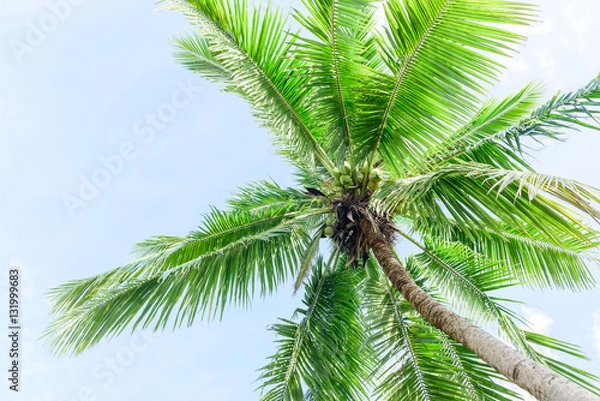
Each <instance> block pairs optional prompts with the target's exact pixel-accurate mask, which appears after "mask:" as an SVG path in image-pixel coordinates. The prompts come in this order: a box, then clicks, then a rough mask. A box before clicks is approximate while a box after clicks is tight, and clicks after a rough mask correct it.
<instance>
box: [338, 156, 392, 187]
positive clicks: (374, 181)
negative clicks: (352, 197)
mask: <svg viewBox="0 0 600 401" xmlns="http://www.w3.org/2000/svg"><path fill="white" fill-rule="evenodd" d="M333 177H334V181H333V183H334V184H335V185H336V186H338V187H341V188H342V189H344V190H354V189H359V188H362V185H363V183H364V180H365V179H367V187H368V188H369V189H370V190H371V191H375V190H376V189H377V188H379V184H380V183H381V181H382V180H383V172H382V171H381V169H379V168H374V169H372V170H371V171H369V163H368V162H364V163H363V165H362V166H361V167H360V168H359V167H356V166H355V167H353V166H352V165H351V164H350V163H349V162H347V161H345V162H344V165H343V166H342V168H341V169H339V170H335V171H334V172H333Z"/></svg>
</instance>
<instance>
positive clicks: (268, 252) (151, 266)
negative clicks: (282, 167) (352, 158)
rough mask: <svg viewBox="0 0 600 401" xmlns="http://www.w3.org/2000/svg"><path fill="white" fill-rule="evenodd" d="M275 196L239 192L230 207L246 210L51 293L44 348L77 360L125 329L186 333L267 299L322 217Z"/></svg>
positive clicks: (164, 239) (140, 250)
mask: <svg viewBox="0 0 600 401" xmlns="http://www.w3.org/2000/svg"><path fill="white" fill-rule="evenodd" d="M257 186H258V187H259V186H261V184H258V185H257ZM262 186H264V184H263V185H262ZM275 188H276V187H273V186H271V191H272V192H271V194H270V196H274V195H275V194H276V193H277V196H275V198H277V199H278V200H279V202H274V203H273V204H272V206H271V207H268V205H267V204H266V203H265V202H266V199H268V198H269V197H270V196H263V197H260V196H259V197H258V198H261V199H260V200H259V199H256V198H257V197H254V198H250V199H245V200H243V197H244V195H243V194H244V191H242V192H241V193H240V195H238V198H236V199H234V200H233V201H232V203H233V204H234V205H239V206H241V205H244V206H245V208H237V209H235V208H234V209H233V210H231V211H219V210H217V209H213V210H212V212H211V213H210V214H208V215H207V216H205V221H204V224H203V226H202V227H200V229H199V230H197V231H194V232H192V233H190V234H189V235H188V236H186V237H168V236H161V237H154V238H151V239H150V240H147V241H145V242H143V243H140V244H138V246H137V248H136V253H137V255H138V258H137V259H136V260H134V261H133V262H131V263H129V264H126V265H124V266H121V267H119V268H117V269H114V270H111V271H109V272H107V273H104V274H100V275H98V276H95V277H91V278H88V279H83V280H76V281H72V282H68V283H66V284H64V285H62V286H60V287H58V288H56V289H54V290H53V291H52V292H51V294H50V296H51V299H52V301H53V304H54V307H53V313H54V314H55V315H56V316H57V319H56V320H55V321H54V322H53V324H52V325H51V326H50V327H49V329H48V331H47V333H46V336H47V337H48V338H49V341H48V344H49V345H50V347H51V348H52V349H53V350H54V351H55V352H58V353H64V352H74V353H79V352H81V351H83V350H84V349H85V348H87V347H90V346H93V345H95V344H96V343H97V342H99V341H100V340H101V339H102V338H103V337H111V336H113V335H117V334H120V333H121V332H122V331H123V330H124V329H125V328H126V327H128V326H131V327H132V329H135V328H136V327H138V326H140V327H143V328H146V327H152V328H153V329H154V330H159V329H164V328H165V327H166V326H167V324H169V322H171V323H172V324H173V325H174V326H175V327H177V326H180V325H182V324H187V325H190V324H192V323H193V321H194V319H195V318H196V316H197V315H198V314H201V315H202V317H205V318H209V319H210V318H213V317H215V316H217V315H220V314H222V312H223V309H224V308H225V307H226V306H227V305H240V306H247V305H249V303H250V302H251V300H252V298H253V297H254V296H255V295H257V294H258V295H261V296H265V295H267V294H270V293H272V292H273V291H274V290H275V289H276V288H277V287H278V286H279V285H280V284H281V283H282V282H284V281H286V280H287V279H288V278H290V276H292V275H293V273H294V271H295V270H296V268H297V267H298V264H299V261H300V260H301V259H302V258H303V257H304V256H303V255H304V253H305V252H306V251H307V249H309V248H310V234H309V233H310V230H311V228H312V227H315V226H316V225H318V224H319V221H320V217H319V216H320V215H322V214H323V212H324V210H323V209H311V208H310V200H308V199H305V200H304V201H299V200H298V199H296V201H293V200H294V197H297V196H298V192H297V191H295V190H287V191H286V190H279V192H277V190H276V189H275ZM286 197H287V201H286V202H287V203H281V200H282V199H284V198H286ZM325 211H326V210H325Z"/></svg>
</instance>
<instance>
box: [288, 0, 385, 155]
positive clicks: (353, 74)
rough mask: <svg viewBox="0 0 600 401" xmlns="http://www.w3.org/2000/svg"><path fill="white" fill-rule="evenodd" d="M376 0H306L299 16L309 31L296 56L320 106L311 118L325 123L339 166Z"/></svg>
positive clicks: (347, 143)
mask: <svg viewBox="0 0 600 401" xmlns="http://www.w3.org/2000/svg"><path fill="white" fill-rule="evenodd" d="M374 3H375V2H374V1H373V0H326V1H321V0H303V4H304V6H305V8H306V13H301V12H299V11H297V12H296V14H295V16H296V19H297V20H298V21H299V22H300V23H301V24H302V25H303V26H304V27H305V28H306V29H307V30H308V32H309V33H310V36H309V37H300V39H299V41H298V47H297V49H295V50H296V57H298V58H301V59H302V60H304V61H307V63H308V65H307V69H310V71H311V74H310V85H311V86H312V87H314V88H315V90H314V92H313V94H312V97H313V99H314V101H315V102H318V103H319V104H320V107H318V108H316V110H315V114H314V116H313V118H316V119H317V120H318V121H320V122H321V123H322V125H323V126H324V128H323V131H324V135H325V140H326V141H327V143H328V146H327V149H328V150H329V152H330V153H331V154H335V155H337V160H339V161H340V162H339V164H340V165H341V161H342V160H344V157H345V154H346V152H347V151H348V150H351V137H352V133H351V130H352V129H353V126H354V124H355V121H354V114H355V111H354V106H355V99H356V96H357V93H358V92H357V90H358V89H359V87H360V79H359V77H360V75H361V70H362V65H363V64H364V63H365V61H366V58H365V54H366V53H367V52H368V47H369V45H371V47H373V44H374V43H373V41H372V40H369V36H370V31H371V29H372V28H373V25H374V22H375V18H374V13H375V7H374Z"/></svg>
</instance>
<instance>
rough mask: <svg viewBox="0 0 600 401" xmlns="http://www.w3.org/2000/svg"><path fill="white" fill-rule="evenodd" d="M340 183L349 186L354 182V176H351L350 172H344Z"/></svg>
mask: <svg viewBox="0 0 600 401" xmlns="http://www.w3.org/2000/svg"><path fill="white" fill-rule="evenodd" d="M340 183H341V184H342V185H343V186H345V187H347V186H350V185H352V184H353V183H354V182H353V181H352V177H350V176H349V175H348V174H342V175H341V176H340Z"/></svg>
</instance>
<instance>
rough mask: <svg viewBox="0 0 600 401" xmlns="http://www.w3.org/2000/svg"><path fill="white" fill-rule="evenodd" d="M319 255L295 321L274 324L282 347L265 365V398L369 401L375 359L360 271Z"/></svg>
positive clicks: (279, 399) (263, 399) (266, 399)
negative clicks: (368, 338)
mask: <svg viewBox="0 0 600 401" xmlns="http://www.w3.org/2000/svg"><path fill="white" fill-rule="evenodd" d="M338 266H339V267H337V268H336V267H334V266H330V268H329V269H328V268H327V267H326V266H325V264H324V263H323V260H322V259H318V260H317V263H316V264H315V266H314V268H313V275H312V277H311V279H310V281H309V282H308V283H307V285H306V287H305V288H306V293H305V296H304V300H303V305H304V306H303V307H302V308H299V309H297V310H296V312H295V314H294V315H295V316H296V319H294V320H285V319H282V320H281V321H280V323H278V324H275V325H274V326H273V328H272V329H273V330H274V331H275V332H276V333H277V336H278V340H277V343H278V344H279V345H278V350H277V353H276V354H275V355H273V356H272V357H271V358H270V359H271V361H270V362H269V364H267V365H266V366H265V367H263V368H262V373H261V381H263V385H262V388H263V389H264V390H265V393H264V394H263V396H262V397H261V400H262V401H275V400H278V401H288V400H289V401H295V400H299V401H300V400H304V399H305V398H304V386H305V387H306V388H307V389H308V390H309V392H310V394H311V398H310V399H313V400H315V401H316V400H323V401H325V400H361V399H367V382H366V379H367V378H368V375H369V373H370V362H369V361H370V357H369V354H368V353H367V352H366V351H367V349H368V348H367V347H365V336H364V333H365V332H364V328H363V326H362V321H361V311H360V298H359V292H358V290H359V288H360V283H361V282H362V281H363V279H364V275H363V274H362V272H361V271H355V270H347V269H345V268H344V267H343V261H342V263H340V264H338Z"/></svg>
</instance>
